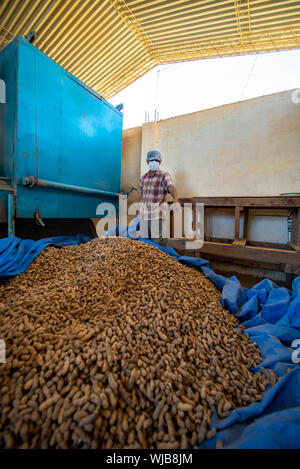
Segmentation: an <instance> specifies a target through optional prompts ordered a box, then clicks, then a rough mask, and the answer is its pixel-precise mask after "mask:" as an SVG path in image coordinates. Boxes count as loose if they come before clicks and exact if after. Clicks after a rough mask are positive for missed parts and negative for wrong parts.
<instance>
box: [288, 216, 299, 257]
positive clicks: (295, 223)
mask: <svg viewBox="0 0 300 469" xmlns="http://www.w3.org/2000/svg"><path fill="white" fill-rule="evenodd" d="M290 247H291V248H292V249H294V251H296V252H300V208H298V209H297V210H295V211H293V213H292V236H291V243H290Z"/></svg>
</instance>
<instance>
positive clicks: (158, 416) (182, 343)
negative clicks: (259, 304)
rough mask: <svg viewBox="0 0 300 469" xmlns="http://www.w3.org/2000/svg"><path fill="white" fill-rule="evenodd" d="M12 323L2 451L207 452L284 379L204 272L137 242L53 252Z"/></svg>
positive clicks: (18, 301) (1, 371)
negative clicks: (207, 445) (226, 426)
mask: <svg viewBox="0 0 300 469" xmlns="http://www.w3.org/2000/svg"><path fill="white" fill-rule="evenodd" d="M0 318H1V319H0V339H2V340H4V341H5V343H6V363H5V364H0V448H25V449H26V448H106V449H110V448H114V449H115V448H165V449H177V448H178V449H179V448H197V447H198V445H199V444H201V443H203V441H205V440H206V439H209V438H212V437H213V436H215V434H216V428H215V427H214V426H213V425H212V415H213V414H214V413H216V414H217V416H218V417H219V418H225V417H227V416H228V415H230V413H231V412H232V410H233V409H234V408H236V407H240V406H242V407H243V406H247V405H249V404H251V403H252V402H255V401H259V400H261V399H262V393H263V392H264V391H265V389H266V387H267V386H269V385H274V384H275V383H276V381H277V379H278V377H277V376H276V375H275V374H274V373H273V372H272V371H269V370H265V369H263V370H262V371H261V372H253V371H250V369H251V368H255V367H257V365H258V364H259V363H261V362H262V358H261V356H260V352H259V349H258V347H257V345H256V344H255V343H254V342H251V341H250V339H249V336H248V334H245V332H244V330H243V327H242V326H240V327H238V322H237V320H236V319H235V317H234V316H233V315H232V314H230V313H229V312H227V311H225V310H224V309H223V308H222V306H221V304H220V293H219V292H218V290H217V289H216V288H215V286H214V285H213V284H212V283H211V282H210V281H209V280H208V279H207V278H206V277H205V276H204V275H203V274H202V273H200V272H199V271H198V270H197V269H196V268H191V267H188V266H186V265H183V264H181V263H180V262H178V261H177V260H176V259H174V258H172V257H171V256H169V255H168V254H166V253H164V252H161V251H160V250H159V249H158V248H156V247H154V246H151V245H147V244H145V243H142V242H137V241H133V240H129V239H122V238H106V239H95V240H93V241H91V242H89V243H86V244H84V245H80V246H68V247H64V248H61V249H57V248H55V247H48V248H46V249H45V250H44V251H43V252H42V253H41V254H40V255H39V256H38V257H37V258H36V259H35V260H34V262H33V263H32V264H31V266H30V267H29V268H28V270H27V271H26V272H25V273H23V274H21V275H19V276H17V277H15V278H13V279H10V280H8V281H5V282H4V283H3V282H2V284H1V285H0ZM217 445H218V446H221V445H222V442H221V440H219V442H218V443H217Z"/></svg>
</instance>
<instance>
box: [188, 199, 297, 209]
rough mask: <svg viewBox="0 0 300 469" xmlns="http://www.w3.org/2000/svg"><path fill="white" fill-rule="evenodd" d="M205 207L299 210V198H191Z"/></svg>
mask: <svg viewBox="0 0 300 469" xmlns="http://www.w3.org/2000/svg"><path fill="white" fill-rule="evenodd" d="M193 201H195V202H196V203H197V202H199V203H204V204H205V206H207V207H235V206H237V205H239V206H244V207H252V208H260V207H261V208H268V207H269V208H300V197H193Z"/></svg>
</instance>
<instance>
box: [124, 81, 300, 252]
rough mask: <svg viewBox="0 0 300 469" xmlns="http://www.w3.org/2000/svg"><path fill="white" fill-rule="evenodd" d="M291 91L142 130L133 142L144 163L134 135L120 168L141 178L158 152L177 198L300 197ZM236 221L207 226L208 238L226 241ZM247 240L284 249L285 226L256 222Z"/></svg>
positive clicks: (298, 115) (299, 116) (298, 121)
mask: <svg viewBox="0 0 300 469" xmlns="http://www.w3.org/2000/svg"><path fill="white" fill-rule="evenodd" d="M292 91H293V90H289V91H284V92H281V93H275V94H271V95H267V96H263V97H259V98H255V99H250V100H247V101H242V102H238V103H234V104H227V105H224V106H220V107H216V108H213V109H208V110H204V111H200V112H196V113H192V114H186V115H183V116H179V117H174V118H171V119H167V120H162V121H159V122H152V123H148V124H144V125H143V126H142V128H141V129H142V131H141V133H140V134H137V131H136V130H135V133H134V135H132V138H138V139H140V140H139V146H140V148H141V153H140V155H139V157H138V156H137V152H136V151H135V153H133V152H131V156H129V155H128V147H130V145H128V138H129V139H130V138H131V137H130V132H132V130H133V129H129V130H126V131H124V139H126V140H127V149H126V148H125V149H124V152H123V167H126V165H127V164H131V165H133V166H134V167H135V168H136V169H139V171H140V175H141V174H143V173H144V172H146V171H147V167H146V161H145V159H146V154H147V151H148V150H150V149H158V150H160V151H161V153H162V157H163V163H162V169H165V170H167V171H169V172H170V173H171V175H172V177H173V179H174V183H175V185H176V187H177V190H178V194H179V196H180V197H192V196H276V195H279V194H281V193H285V192H299V193H300V104H294V103H293V102H292V99H291V96H292ZM137 147H138V145H137V141H136V145H135V147H134V148H135V149H136V148H137ZM129 152H130V150H129ZM123 174H124V175H125V176H126V171H125V170H124V169H123ZM123 180H124V181H125V182H126V177H123ZM131 180H132V179H131ZM136 184H138V178H137V181H136ZM231 218H232V217H230V216H229V217H228V215H226V214H223V215H219V216H217V218H216V216H215V215H214V220H213V221H211V222H210V221H209V220H208V223H210V230H211V236H221V235H220V232H222V233H224V236H223V237H226V234H229V232H231V231H232V230H233V223H232V219H231ZM249 239H252V240H257V241H272V242H283V243H284V242H287V240H288V238H287V219H286V218H285V219H284V218H281V217H280V218H277V217H272V218H270V217H268V218H265V217H264V218H262V217H256V218H254V217H251V218H250V223H249Z"/></svg>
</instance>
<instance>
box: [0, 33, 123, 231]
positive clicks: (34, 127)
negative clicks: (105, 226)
mask: <svg viewBox="0 0 300 469" xmlns="http://www.w3.org/2000/svg"><path fill="white" fill-rule="evenodd" d="M99 73H101V70H100V71H99ZM0 80H1V82H0V83H1V90H2V95H1V96H2V100H1V101H4V99H3V91H4V90H5V95H6V96H5V98H6V102H5V103H3V102H0V221H1V222H4V221H5V222H7V223H8V235H9V236H12V235H14V220H15V218H33V217H37V219H40V218H42V219H47V218H93V217H96V209H97V206H98V204H99V203H101V202H104V201H105V202H112V203H114V204H115V205H116V206H117V201H118V199H117V196H118V193H119V192H120V179H121V151H122V124H123V114H122V112H121V111H120V110H119V109H117V108H115V107H114V106H112V105H111V104H110V103H108V102H107V101H106V100H105V99H104V98H103V97H102V96H100V95H99V94H98V93H96V92H95V91H93V90H92V89H91V88H89V87H88V86H86V85H85V84H84V83H82V82H81V81H80V80H78V79H77V78H76V77H75V76H73V75H72V74H71V73H69V72H68V71H66V70H65V69H63V68H62V67H61V66H59V65H58V64H56V63H55V62H54V61H53V60H51V59H50V58H49V57H47V56H46V55H45V54H43V53H42V52H41V51H39V50H38V49H37V48H36V47H34V46H33V45H32V44H30V43H29V42H27V41H26V40H24V39H23V38H22V37H17V38H16V39H15V40H14V41H12V42H11V43H10V44H9V45H8V46H6V47H5V48H4V49H3V50H2V51H0ZM39 217H40V218H39Z"/></svg>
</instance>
